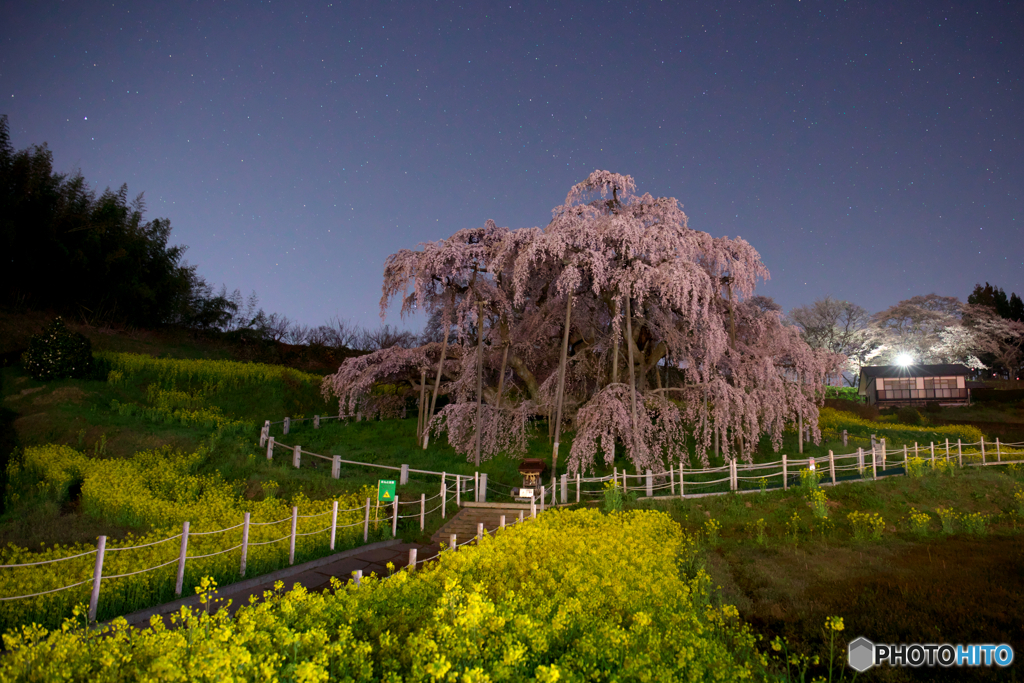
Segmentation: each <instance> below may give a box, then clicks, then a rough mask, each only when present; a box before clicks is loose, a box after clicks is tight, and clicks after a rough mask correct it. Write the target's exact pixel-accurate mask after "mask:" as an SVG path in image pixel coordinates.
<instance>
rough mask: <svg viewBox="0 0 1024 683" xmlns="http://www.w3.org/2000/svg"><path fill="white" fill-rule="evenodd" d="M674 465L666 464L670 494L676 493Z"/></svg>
mask: <svg viewBox="0 0 1024 683" xmlns="http://www.w3.org/2000/svg"><path fill="white" fill-rule="evenodd" d="M675 469H676V468H675V467H674V466H673V465H672V463H669V464H668V492H669V494H671V495H673V496H674V495H676V472H675Z"/></svg>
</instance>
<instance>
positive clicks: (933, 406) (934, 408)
mask: <svg viewBox="0 0 1024 683" xmlns="http://www.w3.org/2000/svg"><path fill="white" fill-rule="evenodd" d="M924 412H926V413H929V414H932V415H934V414H936V413H941V412H942V406H940V405H939V402H938V401H928V403H926V404H924Z"/></svg>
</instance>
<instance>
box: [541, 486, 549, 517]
mask: <svg viewBox="0 0 1024 683" xmlns="http://www.w3.org/2000/svg"><path fill="white" fill-rule="evenodd" d="M547 495H548V490H547V489H546V488H545V487H543V486H541V487H540V511H541V512H544V503H545V501H544V498H545V497H546V496H547Z"/></svg>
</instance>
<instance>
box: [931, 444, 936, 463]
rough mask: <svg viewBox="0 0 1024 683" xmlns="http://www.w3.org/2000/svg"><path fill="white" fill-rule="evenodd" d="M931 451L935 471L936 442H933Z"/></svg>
mask: <svg viewBox="0 0 1024 683" xmlns="http://www.w3.org/2000/svg"><path fill="white" fill-rule="evenodd" d="M931 450H932V469H933V470H934V469H935V442H934V441H932V442H931Z"/></svg>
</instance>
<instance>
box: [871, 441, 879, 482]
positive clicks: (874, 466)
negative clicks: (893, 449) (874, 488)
mask: <svg viewBox="0 0 1024 683" xmlns="http://www.w3.org/2000/svg"><path fill="white" fill-rule="evenodd" d="M871 477H872V478H873V479H878V456H877V455H876V454H875V447H874V446H872V447H871Z"/></svg>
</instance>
